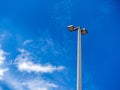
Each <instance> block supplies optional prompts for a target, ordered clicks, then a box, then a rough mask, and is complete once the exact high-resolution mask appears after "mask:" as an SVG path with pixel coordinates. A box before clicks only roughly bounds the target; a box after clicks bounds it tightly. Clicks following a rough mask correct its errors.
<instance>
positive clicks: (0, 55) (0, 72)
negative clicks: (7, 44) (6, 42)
mask: <svg viewBox="0 0 120 90" xmlns="http://www.w3.org/2000/svg"><path fill="white" fill-rule="evenodd" d="M6 54H7V53H6V52H5V51H4V50H2V49H1V47H0V80H2V79H3V76H4V73H5V72H6V71H8V68H3V65H4V61H5V59H6Z"/></svg>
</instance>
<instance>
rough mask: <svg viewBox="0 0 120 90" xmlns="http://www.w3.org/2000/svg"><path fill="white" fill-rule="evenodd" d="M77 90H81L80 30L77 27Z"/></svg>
mask: <svg viewBox="0 0 120 90" xmlns="http://www.w3.org/2000/svg"><path fill="white" fill-rule="evenodd" d="M77 90H82V61H81V29H80V27H78V39H77Z"/></svg>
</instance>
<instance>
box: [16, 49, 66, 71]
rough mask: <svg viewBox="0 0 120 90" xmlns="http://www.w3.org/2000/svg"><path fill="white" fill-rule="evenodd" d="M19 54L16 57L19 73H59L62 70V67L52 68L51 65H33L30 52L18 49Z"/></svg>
mask: <svg viewBox="0 0 120 90" xmlns="http://www.w3.org/2000/svg"><path fill="white" fill-rule="evenodd" d="M19 51H20V52H21V54H20V55H18V56H17V58H16V61H17V68H18V70H20V71H26V72H28V73H30V72H37V73H52V72H55V71H61V70H63V69H64V66H58V67H57V66H53V65H51V64H47V65H41V64H35V63H34V62H32V60H31V56H30V52H28V51H26V50H24V49H19Z"/></svg>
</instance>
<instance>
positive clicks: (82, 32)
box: [67, 25, 88, 90]
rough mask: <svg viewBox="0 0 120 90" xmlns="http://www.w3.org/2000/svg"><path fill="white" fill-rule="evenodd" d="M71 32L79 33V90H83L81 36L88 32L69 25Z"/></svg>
mask: <svg viewBox="0 0 120 90" xmlns="http://www.w3.org/2000/svg"><path fill="white" fill-rule="evenodd" d="M67 28H68V30H69V31H76V30H77V31H78V39H77V90H82V60H81V34H87V33H88V32H87V30H86V29H85V28H82V29H81V28H80V27H74V26H73V25H69V26H68V27H67Z"/></svg>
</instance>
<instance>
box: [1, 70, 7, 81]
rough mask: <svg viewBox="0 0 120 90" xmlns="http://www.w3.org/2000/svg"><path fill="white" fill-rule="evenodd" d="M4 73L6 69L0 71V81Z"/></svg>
mask: <svg viewBox="0 0 120 90" xmlns="http://www.w3.org/2000/svg"><path fill="white" fill-rule="evenodd" d="M6 71H8V68H6V69H0V80H2V79H3V76H4V73H5V72H6Z"/></svg>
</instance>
